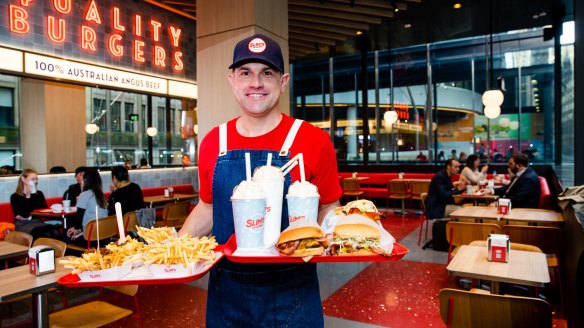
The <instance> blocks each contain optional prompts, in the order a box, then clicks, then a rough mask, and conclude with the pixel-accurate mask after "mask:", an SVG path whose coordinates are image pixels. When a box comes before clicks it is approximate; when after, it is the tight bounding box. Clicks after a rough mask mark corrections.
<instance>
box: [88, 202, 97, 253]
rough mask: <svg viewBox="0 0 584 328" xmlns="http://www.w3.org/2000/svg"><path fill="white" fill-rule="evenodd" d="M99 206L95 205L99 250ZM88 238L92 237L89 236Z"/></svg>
mask: <svg viewBox="0 0 584 328" xmlns="http://www.w3.org/2000/svg"><path fill="white" fill-rule="evenodd" d="M98 209H99V206H97V205H95V226H96V229H97V249H98V250H99V215H98V214H97V213H98ZM88 238H90V237H89V236H88Z"/></svg>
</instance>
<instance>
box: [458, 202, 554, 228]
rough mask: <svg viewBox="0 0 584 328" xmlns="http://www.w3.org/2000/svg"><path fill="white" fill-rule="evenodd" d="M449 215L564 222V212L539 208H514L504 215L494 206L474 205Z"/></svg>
mask: <svg viewBox="0 0 584 328" xmlns="http://www.w3.org/2000/svg"><path fill="white" fill-rule="evenodd" d="M449 216H450V217H453V218H469V219H475V220H496V221H500V220H505V221H515V222H524V223H528V224H539V223H547V224H550V223H555V224H557V223H560V222H564V217H563V215H562V213H559V212H555V211H551V210H541V209H537V208H514V209H512V210H511V211H509V213H508V214H506V215H502V214H499V213H498V212H497V208H496V207H494V206H472V207H462V208H459V209H457V210H456V211H454V212H452V213H450V214H449Z"/></svg>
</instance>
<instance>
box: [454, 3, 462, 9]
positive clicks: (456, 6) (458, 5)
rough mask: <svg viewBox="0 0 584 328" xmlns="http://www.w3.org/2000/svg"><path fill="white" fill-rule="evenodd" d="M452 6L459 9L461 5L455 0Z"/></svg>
mask: <svg viewBox="0 0 584 328" xmlns="http://www.w3.org/2000/svg"><path fill="white" fill-rule="evenodd" d="M452 8H454V9H460V8H462V5H461V4H460V2H457V3H455V4H454V5H453V6H452Z"/></svg>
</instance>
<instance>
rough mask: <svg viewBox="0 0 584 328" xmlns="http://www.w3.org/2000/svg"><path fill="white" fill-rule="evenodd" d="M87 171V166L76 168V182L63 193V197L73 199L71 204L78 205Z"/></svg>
mask: <svg viewBox="0 0 584 328" xmlns="http://www.w3.org/2000/svg"><path fill="white" fill-rule="evenodd" d="M84 173H85V167H84V166H80V167H78V168H76V169H75V181H77V183H74V184H72V185H70V186H69V188H68V189H67V191H65V193H64V194H63V199H68V200H70V201H71V206H75V205H77V197H79V194H81V192H82V191H83V174H84Z"/></svg>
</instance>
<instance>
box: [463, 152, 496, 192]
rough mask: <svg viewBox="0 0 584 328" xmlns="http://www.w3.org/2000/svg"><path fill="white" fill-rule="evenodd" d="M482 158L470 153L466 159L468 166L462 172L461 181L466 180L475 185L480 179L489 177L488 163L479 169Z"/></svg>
mask: <svg viewBox="0 0 584 328" xmlns="http://www.w3.org/2000/svg"><path fill="white" fill-rule="evenodd" d="M480 164H481V160H480V159H479V157H478V156H477V155H475V154H472V155H469V156H468V158H467V159H466V166H465V168H464V169H463V170H462V172H461V173H460V179H459V181H464V182H466V183H470V184H473V185H478V184H479V181H482V180H486V179H487V170H488V169H489V166H488V165H483V167H482V168H481V170H480V171H479V165H480Z"/></svg>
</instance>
